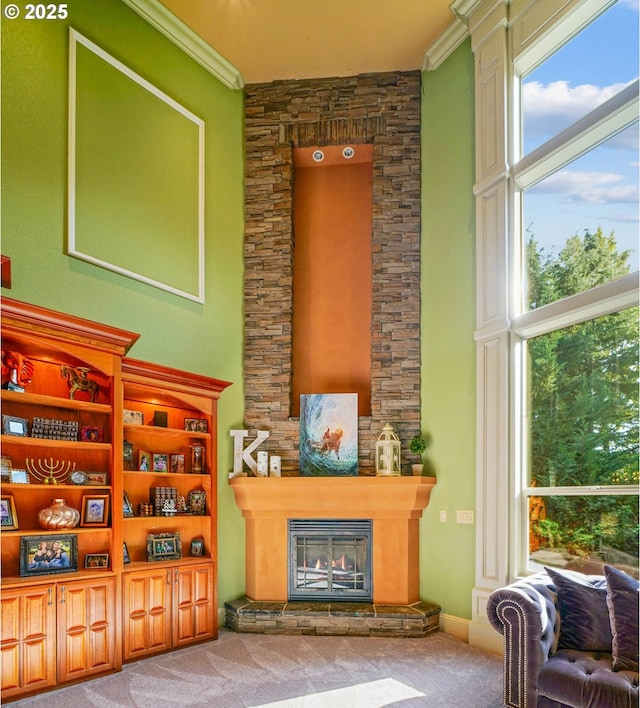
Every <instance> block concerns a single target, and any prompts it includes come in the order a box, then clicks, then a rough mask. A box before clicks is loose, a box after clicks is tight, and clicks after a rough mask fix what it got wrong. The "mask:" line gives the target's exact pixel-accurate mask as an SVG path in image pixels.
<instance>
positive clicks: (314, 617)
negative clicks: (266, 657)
mask: <svg viewBox="0 0 640 708" xmlns="http://www.w3.org/2000/svg"><path fill="white" fill-rule="evenodd" d="M435 483H436V480H435V478H434V477H368V476H358V477H234V478H233V479H231V481H230V486H231V488H232V489H233V493H234V495H235V499H236V502H237V504H238V506H239V507H240V509H242V515H243V516H244V518H245V522H246V546H245V548H246V561H245V568H246V591H245V595H244V597H241V598H238V599H237V600H229V601H227V602H225V618H226V624H227V627H229V628H231V629H233V630H234V631H236V632H261V633H269V634H274V633H275V634H326V635H341V634H349V635H358V636H387V637H388V636H392V637H424V636H426V635H427V634H430V633H431V632H437V631H438V622H439V619H438V618H439V614H440V608H439V607H438V606H437V605H434V604H432V603H428V602H424V601H422V600H421V599H420V561H419V547H420V533H419V524H420V517H421V516H422V510H423V509H424V508H425V507H426V506H427V504H428V502H429V495H430V493H431V489H432V488H433V486H434V485H435ZM291 521H294V522H301V524H302V526H301V527H299V528H298V529H297V530H296V531H295V533H296V535H297V537H298V540H300V539H302V543H301V544H300V547H299V548H296V545H292V544H291V541H290V534H291V527H290V522H291ZM363 521H364V522H365V524H366V525H368V529H367V528H366V526H365V527H362V526H355V527H354V526H353V524H360V523H362V522H363ZM327 522H328V523H329V525H328V527H327V526H326V525H325V524H326V523H327ZM336 522H337V523H339V524H344V526H343V530H346V531H347V532H348V533H347V534H346V535H345V534H344V533H342V532H341V531H340V526H338V527H336ZM294 528H295V526H294ZM367 532H368V533H367ZM367 536H368V543H369V544H370V545H369V546H367V540H364V539H367ZM354 537H355V538H354ZM320 539H327V543H326V550H325V549H320V548H319V546H318V545H317V541H319V540H320ZM329 539H330V543H329V542H328V540H329ZM360 540H363V548H361V547H360ZM295 543H296V544H297V541H295ZM323 543H324V542H323ZM292 548H296V551H295V554H293V555H292V550H291V549H292ZM300 549H302V550H300ZM343 555H344V556H345V558H344V562H343V558H342V557H343ZM325 556H326V558H325V564H326V563H327V559H328V565H329V566H330V567H331V570H329V568H322V567H321V568H320V569H318V570H319V571H320V570H322V572H318V573H316V574H313V573H312V572H311V570H313V569H315V566H316V565H318V561H320V563H319V565H320V566H322V565H323V557H325ZM351 556H353V557H355V563H353V564H352V559H351ZM294 558H295V565H294V568H292V560H293V559H294ZM363 559H364V560H363ZM367 559H368V560H367ZM365 560H366V561H367V562H365ZM343 565H344V568H343V567H342V566H343ZM351 565H353V568H351V567H350V566H351ZM367 565H369V570H368V571H367V570H363V568H366V566H367ZM299 566H300V567H301V568H302V570H301V571H300V573H298V567H299ZM305 566H306V571H305ZM342 570H344V571H346V574H342V573H341V571H342ZM367 572H368V573H370V575H369V576H368V580H367ZM360 573H364V578H363V580H362V581H361V580H360V578H361V576H360ZM291 577H293V578H295V581H294V584H295V585H296V586H297V587H296V590H299V591H301V592H303V593H304V594H305V595H306V596H307V597H308V598H310V599H300V597H299V596H297V597H296V596H292V594H291V589H290V580H289V578H291ZM342 580H346V581H348V582H346V583H344V584H345V585H346V586H347V588H348V589H349V590H350V591H351V592H353V593H354V594H356V596H355V597H354V595H353V594H352V595H349V596H345V595H343V593H344V589H343V588H342V587H339V586H340V585H341V584H342V583H341V581H342ZM328 587H329V588H330V589H331V591H332V592H334V593H336V594H334V595H333V596H332V598H331V599H328V600H327V599H322V598H320V597H319V596H318V593H324V592H325V591H326V590H327V588H328ZM365 588H367V589H368V593H369V597H370V599H369V600H367V599H366V597H364V596H362V597H357V594H358V593H360V592H362V591H363V590H364V589H365ZM307 593H308V594H307ZM338 593H339V596H336V595H337V594H338ZM354 600H355V602H354Z"/></svg>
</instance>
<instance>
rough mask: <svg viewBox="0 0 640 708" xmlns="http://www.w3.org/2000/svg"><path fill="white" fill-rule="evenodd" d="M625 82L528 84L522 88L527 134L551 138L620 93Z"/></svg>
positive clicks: (533, 82)
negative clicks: (572, 84) (599, 84)
mask: <svg viewBox="0 0 640 708" xmlns="http://www.w3.org/2000/svg"><path fill="white" fill-rule="evenodd" d="M625 86H627V84H626V83H619V84H611V85H610V86H594V85H593V84H580V85H579V86H573V87H572V86H570V85H569V82H568V81H552V82H551V83H550V84H547V85H545V84H542V83H540V82H539V81H529V82H525V83H524V84H523V86H522V113H523V117H524V121H525V126H526V132H527V133H529V134H536V135H541V134H542V135H551V134H553V133H557V132H559V131H560V130H562V129H563V128H566V127H567V126H568V125H570V124H571V123H573V122H575V121H576V120H578V119H579V118H581V117H582V116H584V115H586V114H587V113H589V112H590V111H592V110H593V109H594V108H596V107H597V106H599V105H601V104H602V103H604V102H605V101H607V100H609V99H610V98H611V97H612V96H615V95H616V94H617V93H619V92H620V91H621V90H622V89H623V88H624V87H625Z"/></svg>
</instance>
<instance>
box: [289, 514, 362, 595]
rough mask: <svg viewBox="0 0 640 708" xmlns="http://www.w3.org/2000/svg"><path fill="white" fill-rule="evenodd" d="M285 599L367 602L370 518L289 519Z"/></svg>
mask: <svg viewBox="0 0 640 708" xmlns="http://www.w3.org/2000/svg"><path fill="white" fill-rule="evenodd" d="M288 523H289V599H290V600H335V601H342V602H344V601H350V600H351V601H353V600H359V601H363V602H364V601H371V599H372V577H371V576H372V573H371V532H372V529H371V520H370V519H289V522H288Z"/></svg>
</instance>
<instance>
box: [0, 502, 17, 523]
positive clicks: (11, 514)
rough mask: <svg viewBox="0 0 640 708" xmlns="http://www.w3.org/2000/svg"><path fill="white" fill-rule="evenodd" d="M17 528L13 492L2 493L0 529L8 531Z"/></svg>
mask: <svg viewBox="0 0 640 708" xmlns="http://www.w3.org/2000/svg"><path fill="white" fill-rule="evenodd" d="M17 528H18V515H17V513H16V503H15V501H14V500H13V494H3V495H2V496H1V497H0V529H1V530H2V531H10V530H12V529H17Z"/></svg>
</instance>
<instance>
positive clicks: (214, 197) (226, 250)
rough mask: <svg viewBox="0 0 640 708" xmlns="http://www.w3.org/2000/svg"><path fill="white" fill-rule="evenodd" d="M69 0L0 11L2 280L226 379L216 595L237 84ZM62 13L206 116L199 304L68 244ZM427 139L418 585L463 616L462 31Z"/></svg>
mask: <svg viewBox="0 0 640 708" xmlns="http://www.w3.org/2000/svg"><path fill="white" fill-rule="evenodd" d="M68 6H69V20H68V21H62V20H55V21H25V20H23V19H18V20H13V21H9V20H5V19H3V21H2V205H1V206H2V253H3V255H7V256H10V257H11V259H12V271H13V288H12V289H11V290H5V289H3V295H7V296H9V297H12V298H15V299H18V300H24V301H26V302H32V303H34V304H38V305H42V306H45V307H50V308H52V309H56V310H61V311H64V312H69V313H71V314H74V315H78V316H80V317H87V318H89V319H94V320H97V321H99V322H105V323H107V324H111V325H114V326H117V327H122V328H125V329H129V330H133V331H134V332H138V333H140V335H141V337H140V340H139V341H138V342H137V343H136V345H135V346H134V347H133V349H132V350H131V352H130V354H131V356H134V357H136V358H140V359H145V360H149V361H153V362H157V363H160V364H165V365H167V366H174V367H176V368H182V369H186V370H189V371H194V372H198V373H202V374H205V375H209V376H214V377H217V378H221V379H225V380H228V381H232V382H233V386H231V387H230V388H229V389H227V390H226V391H225V392H224V393H223V395H222V398H221V403H220V421H219V436H220V437H219V470H220V475H219V485H218V486H219V519H218V525H219V534H220V542H219V558H220V568H219V598H220V602H221V603H223V602H224V600H226V599H229V598H233V597H237V596H239V595H240V594H241V593H242V592H243V591H244V522H243V520H242V517H241V515H240V512H239V511H238V509H237V507H236V505H235V502H234V500H233V495H232V493H231V491H230V489H229V486H228V484H227V472H228V471H229V470H230V469H231V468H232V464H233V461H232V444H231V440H230V438H229V436H228V430H229V429H232V428H242V427H243V418H244V415H243V411H244V403H243V399H244V391H243V387H242V360H243V354H242V343H243V342H242V336H243V308H242V287H243V164H244V158H243V137H242V133H243V118H242V115H243V109H242V93H241V92H239V91H232V90H230V89H228V88H226V87H225V86H224V85H223V84H221V83H220V82H219V81H217V80H216V79H215V78H213V77H212V76H211V75H210V74H209V73H208V72H207V71H206V70H205V69H203V68H202V67H200V65H198V64H197V63H196V62H194V61H193V60H192V59H190V58H189V57H188V56H186V55H185V54H184V53H183V52H182V51H180V50H179V49H178V48H176V47H175V46H174V45H173V44H172V43H171V42H170V41H169V40H168V39H166V38H165V37H163V36H162V35H161V34H160V33H159V32H157V31H156V30H154V29H153V28H152V27H150V26H149V25H148V24H147V23H146V22H144V21H143V20H142V19H141V18H140V17H139V16H138V15H137V14H136V13H135V12H133V11H132V10H131V9H129V8H128V7H127V6H126V5H124V3H122V2H120V1H119V0H100V1H99V2H87V1H86V0H69V2H68ZM69 25H71V26H73V27H74V28H75V29H76V30H78V31H79V32H80V33H82V34H83V35H85V36H86V37H87V38H89V39H91V40H92V41H94V42H95V43H96V44H98V45H99V46H101V47H102V48H103V49H105V50H106V51H107V52H109V53H110V54H112V55H113V56H115V57H116V58H117V59H119V60H120V61H122V62H123V63H124V64H126V65H127V66H129V67H130V68H131V69H133V70H134V71H136V72H137V73H139V74H140V75H142V76H143V77H144V78H146V79H147V80H149V81H150V82H151V83H153V84H154V85H156V86H158V88H160V89H161V90H162V91H164V92H165V93H167V94H168V95H170V96H172V97H173V98H175V99H176V100H177V101H179V102H180V103H181V104H183V105H184V106H185V107H187V108H188V109H189V110H191V111H193V113H195V114H196V115H198V116H200V117H201V118H202V119H204V120H205V122H206V129H205V130H206V137H205V140H206V157H205V172H206V175H205V180H206V182H205V184H206V262H205V267H206V293H205V297H206V300H205V303H204V305H199V304H197V303H194V302H191V301H188V300H185V299H183V298H180V297H177V296H175V295H172V294H170V293H167V292H164V291H161V290H159V289H157V288H154V287H151V286H149V285H146V284H144V283H141V282H138V281H135V280H131V279H129V278H126V277H124V276H122V275H119V274H117V273H113V272H111V271H108V270H104V269H101V268H99V267H97V266H93V265H91V264H89V263H85V262H83V261H79V260H77V259H74V258H70V257H68V256H66V255H65V247H66V200H67V186H66V179H67V100H68V86H67V76H68V69H67V61H68V54H67V52H68V27H69ZM422 150H423V174H422V199H423V211H422V223H423V227H422V228H423V238H422V254H423V272H422V307H423V314H422V420H423V428H424V430H425V432H427V433H428V434H430V435H431V436H432V438H433V444H432V446H431V448H430V449H429V464H431V465H432V466H433V469H434V473H435V474H436V476H437V479H438V484H437V485H436V487H435V489H434V491H433V494H432V498H431V503H430V506H429V508H428V509H427V511H426V513H425V516H424V518H423V520H422V522H421V568H422V573H421V594H422V597H423V598H424V599H427V600H432V601H434V602H437V603H439V604H440V605H441V606H442V611H443V613H446V614H449V615H453V616H457V617H461V618H470V617H471V589H472V587H473V585H474V557H475V551H474V549H475V525H460V524H456V523H455V511H456V509H474V508H475V363H474V362H475V347H474V342H473V329H474V311H475V300H474V280H475V277H474V237H473V234H474V215H473V197H472V185H473V57H472V53H471V49H470V44H469V42H466V43H465V44H463V45H462V46H461V47H460V48H458V49H457V50H456V52H455V53H454V54H453V55H452V56H451V57H450V58H449V59H448V60H447V61H446V62H445V63H444V64H443V65H442V66H440V67H439V68H438V69H436V70H435V71H433V72H425V73H424V74H423V115H422ZM177 178H179V177H177ZM108 200H109V195H105V201H108ZM112 208H113V210H114V211H115V210H118V208H119V205H118V204H113V205H112ZM144 257H145V254H144V253H141V254H140V258H144ZM440 510H444V511H446V512H447V516H448V520H447V522H446V523H441V522H440V521H439V511H440Z"/></svg>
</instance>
